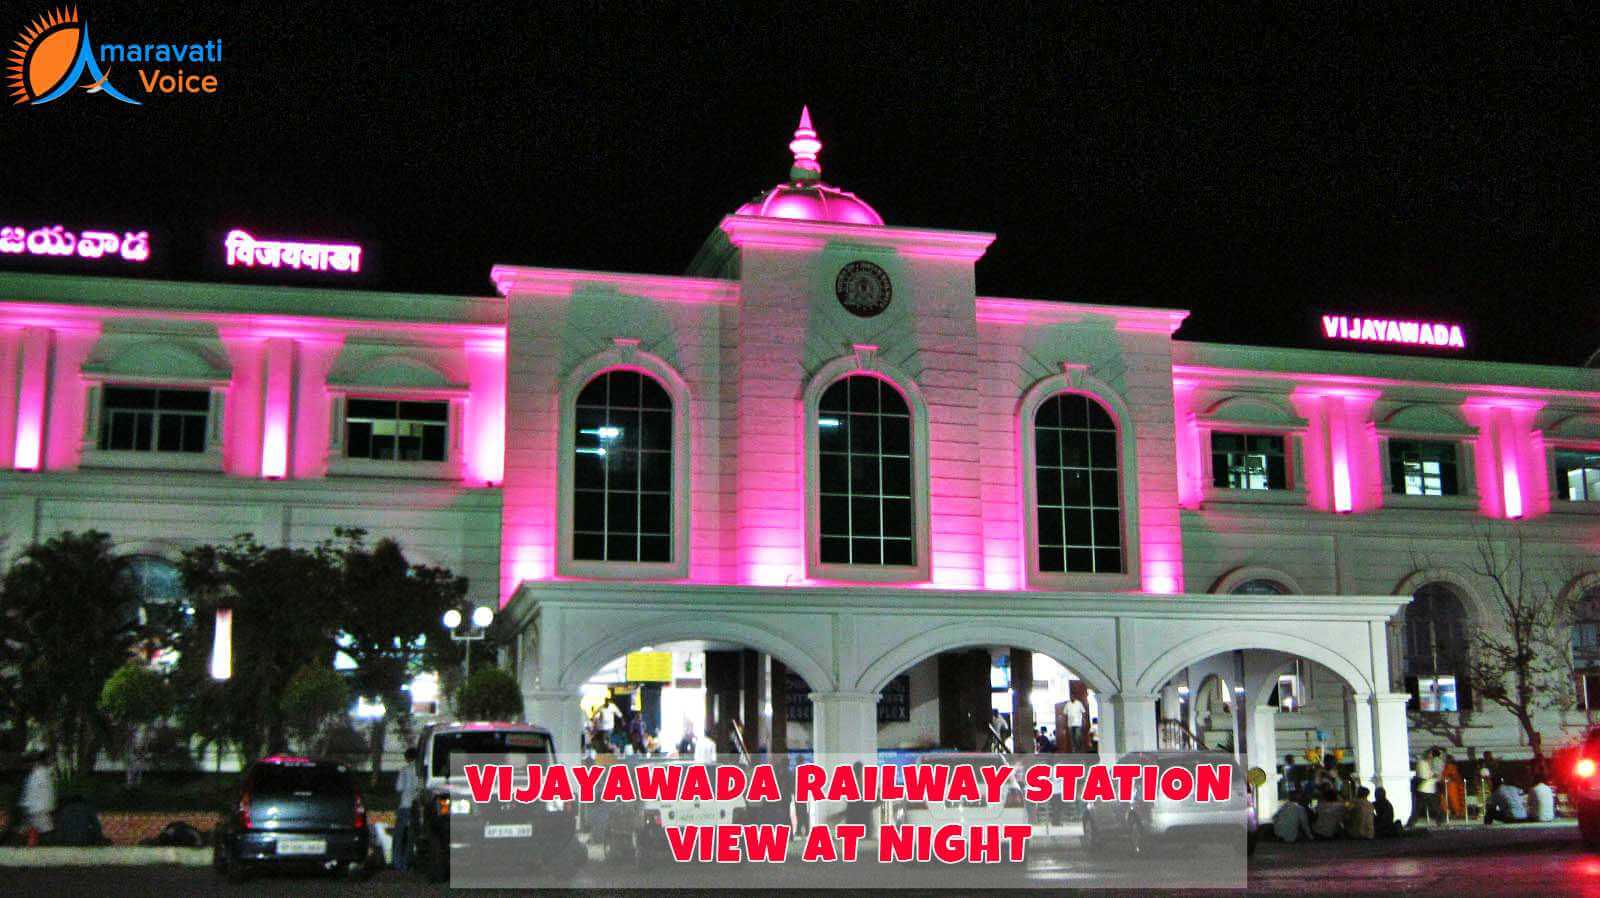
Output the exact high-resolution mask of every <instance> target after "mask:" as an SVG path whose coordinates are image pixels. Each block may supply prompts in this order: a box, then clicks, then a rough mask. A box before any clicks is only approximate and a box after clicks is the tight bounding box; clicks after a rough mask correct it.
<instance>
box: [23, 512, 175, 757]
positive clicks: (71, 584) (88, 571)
mask: <svg viewBox="0 0 1600 898" xmlns="http://www.w3.org/2000/svg"><path fill="white" fill-rule="evenodd" d="M126 564H127V562H126V560H125V559H123V558H120V557H118V556H117V555H115V554H113V553H112V549H111V538H110V537H109V536H108V535H106V534H104V533H100V532H98V531H94V530H90V531H86V532H84V533H73V532H70V531H68V532H65V533H62V534H61V535H60V536H58V537H55V538H54V539H50V540H47V541H46V542H44V543H36V544H34V545H32V546H30V547H28V549H26V550H25V551H24V552H23V553H22V555H21V557H20V558H18V559H17V561H16V562H15V563H14V564H12V566H11V567H10V568H9V569H8V570H7V571H6V573H5V577H4V580H3V583H0V668H4V669H7V670H9V671H10V675H9V676H10V682H9V683H7V684H6V685H7V686H8V687H9V688H8V690H7V691H8V692H9V693H10V701H11V702H12V703H13V708H14V710H13V713H14V714H16V715H17V716H18V717H19V718H20V719H21V720H22V721H25V722H30V723H32V724H33V725H36V726H38V727H40V728H41V729H42V730H43V731H44V738H45V740H46V741H47V742H48V743H49V744H50V745H51V746H53V747H54V749H55V756H56V757H57V758H58V759H59V763H60V764H61V765H62V766H63V767H64V768H65V770H66V772H67V773H68V774H69V775H71V774H76V773H78V772H80V771H83V770H86V769H88V768H89V767H90V766H91V765H92V764H93V762H94V756H95V753H96V752H97V751H98V749H99V747H100V745H101V743H102V741H103V740H104V739H105V737H106V736H107V735H108V726H107V721H106V719H105V717H104V716H103V715H102V714H101V712H100V694H101V690H102V689H104V687H105V684H106V681H107V680H108V679H110V677H111V675H112V674H113V673H114V672H116V671H117V670H118V669H119V668H121V667H122V666H123V665H124V664H126V663H127V662H128V660H129V659H130V658H131V657H132V654H133V651H134V647H135V646H136V645H137V644H138V643H139V642H140V640H141V639H143V638H145V637H146V636H147V635H148V634H147V633H146V628H145V627H143V626H142V625H141V624H140V623H139V616H138V608H137V601H138V599H137V596H136V595H135V593H134V591H133V588H132V584H131V583H130V582H129V581H128V579H127V578H126V577H125V576H124V575H123V572H124V570H125V569H126Z"/></svg>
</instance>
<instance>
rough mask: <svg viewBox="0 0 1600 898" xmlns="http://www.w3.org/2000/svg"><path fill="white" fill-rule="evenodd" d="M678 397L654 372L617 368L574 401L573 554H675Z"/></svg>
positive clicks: (616, 557)
mask: <svg viewBox="0 0 1600 898" xmlns="http://www.w3.org/2000/svg"><path fill="white" fill-rule="evenodd" d="M672 414H673V409H672V397H671V396H669V395H668V394H667V391H666V389H665V388H664V387H662V385H661V384H660V383H659V382H658V381H656V380H655V378H653V377H650V376H649V375H647V374H642V373H640V372H638V371H631V370H612V371H606V372H603V373H601V374H599V375H596V376H595V377H594V379H593V380H590V381H589V382H588V383H587V384H585V385H584V388H583V390H582V391H581V392H579V393H578V398H577V402H576V407H575V408H574V439H573V465H572V471H573V478H572V490H573V493H572V497H573V502H572V557H573V558H574V559H576V560H579V561H625V562H669V561H671V560H672V539H673V532H672V521H673V508H672V502H673V496H672V482H673V465H672V451H673V446H672V437H673V422H672Z"/></svg>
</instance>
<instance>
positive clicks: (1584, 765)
mask: <svg viewBox="0 0 1600 898" xmlns="http://www.w3.org/2000/svg"><path fill="white" fill-rule="evenodd" d="M1595 770H1596V768H1595V763H1594V759H1593V758H1579V759H1578V763H1577V764H1574V765H1573V767H1572V772H1573V773H1576V774H1577V775H1578V777H1579V778H1580V779H1589V778H1590V777H1592V776H1594V775H1595Z"/></svg>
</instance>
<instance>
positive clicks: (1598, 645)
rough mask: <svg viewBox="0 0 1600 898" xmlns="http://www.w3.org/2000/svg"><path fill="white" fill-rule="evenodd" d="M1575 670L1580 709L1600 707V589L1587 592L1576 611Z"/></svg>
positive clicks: (1573, 646) (1595, 587) (1573, 644)
mask: <svg viewBox="0 0 1600 898" xmlns="http://www.w3.org/2000/svg"><path fill="white" fill-rule="evenodd" d="M1572 669H1573V672H1574V673H1575V674H1576V676H1577V687H1578V708H1579V709H1580V710H1584V711H1587V710H1590V709H1592V708H1597V707H1600V586H1593V587H1590V588H1589V589H1586V590H1584V592H1583V595H1582V596H1580V597H1579V598H1578V603H1577V606H1576V607H1575V608H1573V615H1572Z"/></svg>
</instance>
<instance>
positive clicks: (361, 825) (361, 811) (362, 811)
mask: <svg viewBox="0 0 1600 898" xmlns="http://www.w3.org/2000/svg"><path fill="white" fill-rule="evenodd" d="M366 826H367V806H366V805H365V804H362V803H361V791H360V790H357V791H356V829H365V828H366Z"/></svg>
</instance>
